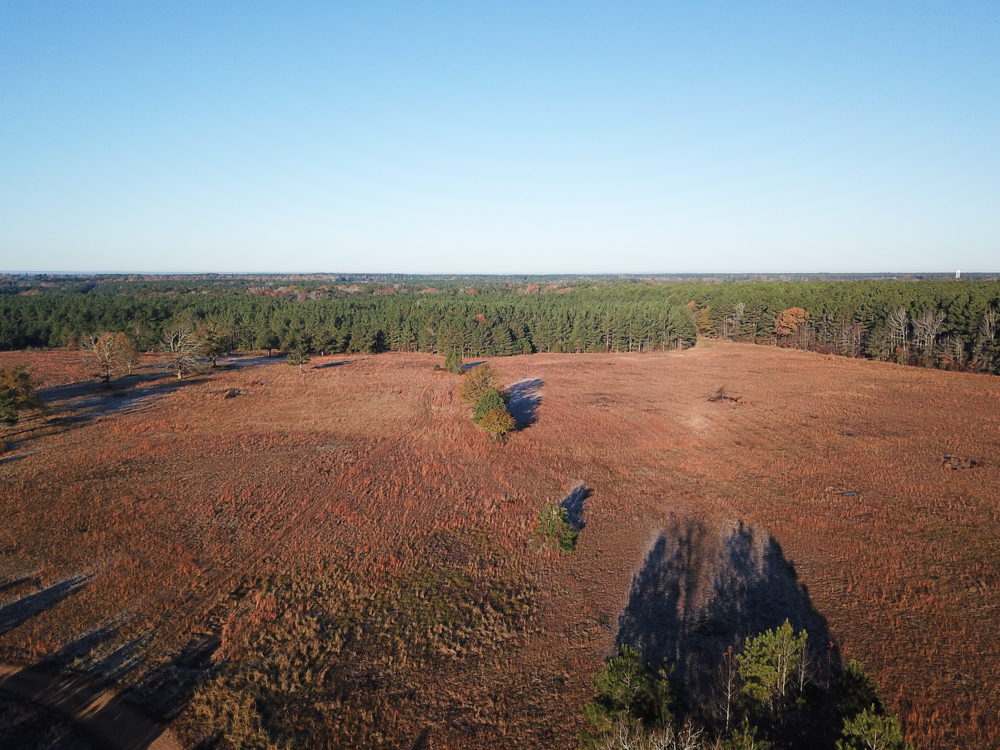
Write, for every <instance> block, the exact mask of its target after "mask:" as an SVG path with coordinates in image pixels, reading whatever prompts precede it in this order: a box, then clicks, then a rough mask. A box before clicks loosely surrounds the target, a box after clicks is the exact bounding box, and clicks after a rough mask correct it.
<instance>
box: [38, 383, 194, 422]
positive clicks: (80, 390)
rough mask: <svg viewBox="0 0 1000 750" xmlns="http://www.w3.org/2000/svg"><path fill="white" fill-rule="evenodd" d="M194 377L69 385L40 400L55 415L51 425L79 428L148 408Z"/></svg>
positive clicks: (46, 391)
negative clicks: (99, 418)
mask: <svg viewBox="0 0 1000 750" xmlns="http://www.w3.org/2000/svg"><path fill="white" fill-rule="evenodd" d="M199 381H200V379H199V378H198V377H197V376H191V377H188V378H185V379H184V380H178V379H177V378H176V377H175V376H173V375H171V374H170V373H166V372H162V371H161V372H150V373H141V374H137V375H132V376H128V377H126V378H121V379H119V380H118V381H113V382H112V384H111V387H110V388H109V387H107V386H105V385H103V384H101V383H70V384H68V385H60V386H54V387H52V388H45V389H43V390H41V391H39V397H40V398H41V399H42V401H44V402H45V404H46V406H48V407H49V409H50V410H51V411H52V412H54V416H53V417H52V418H51V419H50V422H56V423H60V424H79V423H85V422H90V421H92V420H94V419H97V418H98V417H103V416H108V415H110V414H128V413H133V412H136V411H139V410H142V409H145V408H149V407H150V406H151V405H152V402H153V401H154V400H156V399H159V398H162V397H164V396H166V395H167V394H169V393H172V392H174V391H176V390H178V389H180V388H184V387H186V386H188V385H190V384H191V383H196V382H199Z"/></svg>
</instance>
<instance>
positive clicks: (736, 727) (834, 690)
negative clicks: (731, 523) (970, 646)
mask: <svg viewBox="0 0 1000 750" xmlns="http://www.w3.org/2000/svg"><path fill="white" fill-rule="evenodd" d="M807 643H808V635H807V633H806V631H804V630H802V631H798V632H796V631H795V630H794V628H792V626H791V625H790V624H789V622H788V620H785V622H784V624H783V625H782V626H781V627H779V628H776V629H774V630H767V631H765V632H763V633H759V634H757V635H755V636H752V637H748V638H747V639H746V641H745V642H744V644H743V646H742V648H741V649H740V650H739V651H738V652H737V651H736V650H734V649H732V648H730V649H729V650H728V651H727V652H726V654H725V655H724V656H723V660H722V664H721V665H720V667H719V670H718V674H717V675H716V680H715V694H714V695H713V696H711V697H710V698H709V699H708V700H709V703H710V705H707V706H703V707H701V708H702V709H703V710H702V711H701V715H702V716H703V717H705V724H706V725H705V726H704V727H700V728H699V727H695V726H694V725H693V723H692V722H691V721H686V722H684V726H683V728H682V727H681V726H680V725H679V722H678V721H677V719H676V718H675V716H674V705H673V700H674V698H673V693H672V692H671V686H670V684H669V678H670V675H671V674H672V672H673V669H672V668H671V667H670V665H668V664H667V663H663V664H660V665H655V666H654V665H649V664H646V663H644V662H643V661H642V660H641V658H640V655H639V652H638V651H637V650H636V649H634V648H632V647H631V646H628V645H622V646H621V647H620V648H619V651H618V655H617V656H615V657H614V658H613V659H611V660H610V661H609V662H608V663H607V664H606V665H605V666H604V668H603V669H602V670H601V671H600V672H598V673H597V675H596V676H595V677H594V680H593V689H594V698H593V700H591V701H590V702H588V703H587V704H586V706H585V707H584V718H585V719H586V722H587V725H588V731H586V732H584V733H582V734H581V735H580V741H581V747H583V748H593V749H598V748H599V749H600V750H605V749H607V750H612V749H621V748H626V747H627V748H650V749H652V748H680V747H683V748H687V749H688V750H699V749H702V750H709V749H710V748H711V749H712V750H750V749H751V748H753V749H754V750H769V749H773V750H780V749H781V748H788V749H789V750H791V748H801V747H815V748H828V749H829V750H862V749H863V748H878V749H879V750H909V749H910V748H912V746H911V745H909V744H907V743H906V742H905V739H904V736H903V732H902V729H901V728H900V724H899V719H898V717H897V716H895V715H892V714H889V713H888V712H887V711H886V708H885V705H884V704H883V703H882V701H881V700H880V699H879V697H878V686H877V685H876V684H875V683H874V682H872V680H871V679H870V678H869V677H868V676H867V675H866V674H865V672H864V670H863V669H862V668H861V665H860V664H859V663H858V662H856V661H852V662H850V664H848V666H847V668H846V669H845V670H844V672H843V674H841V676H840V677H839V679H837V680H834V681H832V682H829V683H828V684H824V678H823V676H822V675H820V674H819V673H818V672H817V671H816V669H815V668H814V663H815V660H814V659H813V658H811V657H810V652H809V650H808V648H807ZM674 687H675V688H676V687H678V686H674ZM838 733H839V738H838V737H837V735H838Z"/></svg>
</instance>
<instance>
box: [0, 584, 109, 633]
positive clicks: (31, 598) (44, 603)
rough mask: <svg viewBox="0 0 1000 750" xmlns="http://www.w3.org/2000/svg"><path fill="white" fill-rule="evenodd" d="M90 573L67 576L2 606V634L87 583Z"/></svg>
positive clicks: (0, 613)
mask: <svg viewBox="0 0 1000 750" xmlns="http://www.w3.org/2000/svg"><path fill="white" fill-rule="evenodd" d="M90 578H91V575H90V574H80V575H75V576H72V577H71V578H67V579H66V580H65V581H60V582H59V583H55V584H53V585H51V586H49V587H48V588H45V589H42V590H41V591H39V592H38V593H37V594H29V595H28V596H24V597H21V598H20V599H18V600H17V601H15V602H11V603H10V604H7V605H5V606H4V607H3V608H0V634H3V633H6V632H7V631H9V630H13V629H14V628H16V627H17V626H18V625H20V624H22V623H24V622H27V621H28V620H30V619H31V618H32V617H36V616H38V615H40V614H41V613H42V612H44V611H45V610H47V609H49V608H50V607H53V606H55V605H56V604H58V603H59V602H61V601H62V600H63V599H65V598H66V597H68V596H70V595H71V594H75V593H76V592H77V591H79V590H80V589H81V588H83V587H84V586H86V585H87V582H88V581H89V580H90Z"/></svg>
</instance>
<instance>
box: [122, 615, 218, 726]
mask: <svg viewBox="0 0 1000 750" xmlns="http://www.w3.org/2000/svg"><path fill="white" fill-rule="evenodd" d="M221 644H222V639H221V638H220V637H219V636H218V635H217V634H216V633H206V634H203V635H199V636H196V637H194V638H192V639H191V641H189V642H188V644H187V645H186V646H185V647H184V648H183V649H182V650H181V652H180V653H178V654H176V655H175V656H174V657H173V658H172V659H170V660H169V661H167V662H165V663H164V664H161V665H160V666H158V667H156V668H155V669H153V670H152V671H150V672H149V673H148V674H147V675H146V676H145V677H144V678H143V680H142V682H141V683H140V684H139V685H138V686H136V688H135V689H134V690H132V691H131V692H130V693H129V695H128V700H129V702H131V703H135V704H137V705H139V706H141V707H142V708H143V710H145V711H147V712H148V713H150V714H151V715H153V716H156V717H158V718H160V719H163V720H170V719H173V718H175V717H176V716H177V715H178V714H180V712H181V711H183V710H184V708H185V707H186V706H187V705H188V703H190V702H191V699H192V698H193V697H194V694H195V692H196V691H197V690H198V687H199V686H200V685H201V684H202V683H203V682H205V681H206V680H208V679H209V678H211V677H212V675H213V674H215V673H216V672H217V670H218V669H219V668H220V667H221V666H222V664H221V663H218V662H216V661H214V660H213V656H214V655H215V652H216V651H217V650H218V649H219V646H220V645H221Z"/></svg>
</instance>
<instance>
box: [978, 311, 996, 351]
mask: <svg viewBox="0 0 1000 750" xmlns="http://www.w3.org/2000/svg"><path fill="white" fill-rule="evenodd" d="M998 318H1000V316H998V315H997V309H996V308H995V307H991V308H990V309H989V310H987V311H986V313H985V314H984V315H983V322H982V323H980V325H979V333H980V335H981V336H982V337H983V340H984V341H986V342H987V343H989V342H990V341H993V339H995V338H996V335H997V321H998Z"/></svg>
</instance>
